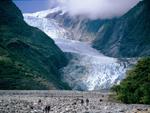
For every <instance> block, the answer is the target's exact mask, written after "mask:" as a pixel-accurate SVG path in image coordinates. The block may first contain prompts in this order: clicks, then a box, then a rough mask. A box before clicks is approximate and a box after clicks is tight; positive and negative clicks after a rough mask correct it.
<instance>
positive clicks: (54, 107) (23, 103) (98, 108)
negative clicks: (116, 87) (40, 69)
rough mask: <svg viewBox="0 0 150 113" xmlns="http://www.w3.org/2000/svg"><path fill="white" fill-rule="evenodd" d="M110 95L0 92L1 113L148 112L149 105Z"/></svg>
mask: <svg viewBox="0 0 150 113" xmlns="http://www.w3.org/2000/svg"><path fill="white" fill-rule="evenodd" d="M109 95H110V93H100V92H77V91H0V112H2V113H12V112H14V113H20V112H21V113H135V112H136V113H150V106H149V105H127V104H122V103H116V102H112V101H110V100H109Z"/></svg>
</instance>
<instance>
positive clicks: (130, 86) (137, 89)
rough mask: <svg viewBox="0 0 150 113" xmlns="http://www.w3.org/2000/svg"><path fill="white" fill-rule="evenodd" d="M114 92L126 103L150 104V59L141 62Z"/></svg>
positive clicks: (115, 87) (114, 88)
mask: <svg viewBox="0 0 150 113" xmlns="http://www.w3.org/2000/svg"><path fill="white" fill-rule="evenodd" d="M112 90H113V91H115V92H116V94H117V99H119V100H121V101H122V102H124V103H136V104H137V103H138V104H150V57H147V58H143V59H141V60H139V61H138V63H137V64H136V65H135V67H134V68H133V69H131V70H130V71H129V72H128V73H127V77H126V79H124V80H123V81H122V82H121V83H120V85H116V86H114V87H113V88H112Z"/></svg>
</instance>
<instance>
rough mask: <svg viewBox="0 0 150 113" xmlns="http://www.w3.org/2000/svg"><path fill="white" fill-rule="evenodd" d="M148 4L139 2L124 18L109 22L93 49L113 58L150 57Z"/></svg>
mask: <svg viewBox="0 0 150 113" xmlns="http://www.w3.org/2000/svg"><path fill="white" fill-rule="evenodd" d="M149 14H150V3H149V1H148V0H143V1H141V2H139V4H138V5H137V6H135V7H134V8H133V9H131V10H130V11H129V12H128V13H126V14H125V15H124V16H122V17H120V18H118V19H113V20H110V21H109V22H106V23H105V24H104V25H103V29H102V30H101V31H100V32H99V35H97V38H96V40H95V41H94V42H93V47H95V48H96V49H99V50H100V51H101V52H103V53H105V54H106V55H109V56H114V57H138V56H149V55H150V33H149V32H150V21H149V20H150V15H149Z"/></svg>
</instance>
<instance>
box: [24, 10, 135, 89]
mask: <svg viewBox="0 0 150 113" xmlns="http://www.w3.org/2000/svg"><path fill="white" fill-rule="evenodd" d="M58 10H59V9H55V10H53V11H51V10H47V11H46V12H45V11H42V12H37V13H32V14H24V19H25V21H26V22H27V23H28V24H29V25H31V26H34V27H38V28H39V29H41V30H43V31H44V32H45V33H46V34H47V35H49V36H50V37H52V38H53V39H54V41H55V43H56V44H57V45H58V46H59V47H60V48H61V50H62V51H64V52H65V53H66V54H68V53H69V54H70V55H71V56H72V57H71V59H70V62H69V64H68V65H67V66H66V67H64V68H62V69H61V70H60V71H61V73H62V76H63V80H64V81H65V82H67V83H68V84H69V85H70V86H71V87H72V88H73V89H75V90H100V89H109V88H110V87H111V86H113V85H114V84H117V83H119V82H120V81H121V80H122V79H124V77H125V73H126V71H127V70H128V69H129V68H130V66H132V64H134V63H135V60H132V59H124V60H119V59H116V58H111V57H107V56H104V55H103V54H101V53H99V52H98V51H97V50H96V49H94V48H92V47H91V45H90V43H89V42H80V41H75V40H70V39H68V37H73V35H72V34H71V33H70V32H69V31H67V30H66V29H65V28H63V27H62V26H61V25H60V24H59V23H58V22H57V21H55V20H54V19H47V18H45V16H46V15H47V14H49V11H50V13H53V12H56V11H58Z"/></svg>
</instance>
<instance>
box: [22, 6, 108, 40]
mask: <svg viewBox="0 0 150 113" xmlns="http://www.w3.org/2000/svg"><path fill="white" fill-rule="evenodd" d="M24 17H25V19H30V18H31V17H34V18H35V17H37V19H41V21H42V19H43V18H44V19H43V21H44V22H46V23H48V21H51V20H55V21H56V22H57V23H59V26H60V27H63V28H64V29H65V30H66V31H68V32H69V33H68V34H70V36H69V37H68V38H69V39H72V40H78V41H84V42H87V41H88V42H91V41H93V40H94V39H95V37H96V35H97V33H98V32H99V30H101V26H102V25H103V23H104V22H105V21H107V20H99V19H97V20H90V19H87V18H85V17H84V16H77V17H72V16H70V15H69V14H68V12H67V11H65V9H64V8H62V7H61V6H59V5H58V6H56V7H54V8H52V9H49V10H45V11H40V12H36V13H29V14H24ZM45 20H46V21H45ZM44 25H46V24H44ZM42 27H44V26H42ZM47 27H48V24H47Z"/></svg>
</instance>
